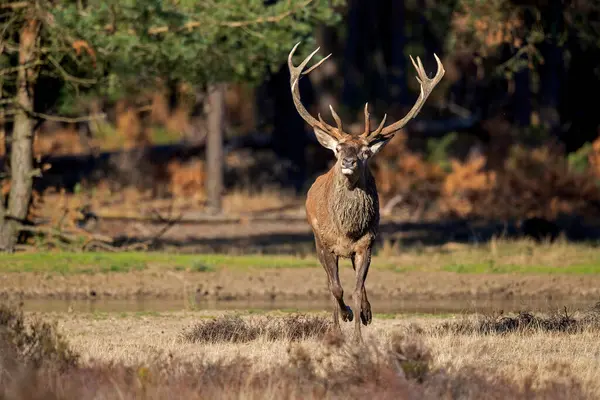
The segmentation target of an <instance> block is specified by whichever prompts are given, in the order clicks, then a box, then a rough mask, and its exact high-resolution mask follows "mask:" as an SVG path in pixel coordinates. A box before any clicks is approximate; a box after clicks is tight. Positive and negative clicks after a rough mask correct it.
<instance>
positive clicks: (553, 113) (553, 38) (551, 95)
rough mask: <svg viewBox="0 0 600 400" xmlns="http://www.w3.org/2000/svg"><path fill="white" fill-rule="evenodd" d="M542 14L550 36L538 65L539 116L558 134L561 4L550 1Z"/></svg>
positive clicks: (562, 77)
mask: <svg viewBox="0 0 600 400" xmlns="http://www.w3.org/2000/svg"><path fill="white" fill-rule="evenodd" d="M543 15H544V18H543V20H544V21H548V22H547V26H546V27H545V31H547V32H549V33H550V38H549V39H547V41H546V42H545V43H543V44H542V46H541V53H542V57H543V59H544V64H543V65H542V66H541V67H540V91H539V103H540V106H541V110H540V116H541V119H542V122H543V124H544V125H545V126H546V128H547V129H548V130H549V131H550V132H551V133H552V134H553V135H557V136H558V135H559V134H560V124H561V121H560V114H559V112H558V107H559V100H560V97H561V96H560V94H561V90H562V87H561V86H562V85H561V84H562V82H563V80H564V60H563V50H562V47H561V46H559V44H558V39H559V35H560V33H561V32H562V31H563V4H562V3H561V2H559V1H556V2H550V5H549V6H548V9H547V10H545V13H544V14H543Z"/></svg>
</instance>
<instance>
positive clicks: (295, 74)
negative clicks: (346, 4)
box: [288, 42, 346, 140]
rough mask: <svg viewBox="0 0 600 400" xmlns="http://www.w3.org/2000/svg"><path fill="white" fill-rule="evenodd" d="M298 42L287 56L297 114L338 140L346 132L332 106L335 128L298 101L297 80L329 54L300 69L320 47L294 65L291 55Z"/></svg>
mask: <svg viewBox="0 0 600 400" xmlns="http://www.w3.org/2000/svg"><path fill="white" fill-rule="evenodd" d="M299 44H300V42H298V43H296V45H295V46H294V48H293V49H292V51H290V54H289V56H288V68H289V70H290V86H291V89H292V99H293V100H294V105H295V106H296V110H297V111H298V114H300V116H301V117H302V119H304V120H305V121H306V122H307V123H308V124H309V125H310V126H312V127H313V128H315V127H318V128H319V129H321V130H322V131H323V132H325V133H327V134H329V135H331V136H333V137H335V138H336V139H338V140H339V139H341V138H342V137H343V136H345V135H346V134H345V133H344V132H343V131H342V120H341V119H340V117H339V116H338V115H337V113H336V112H335V111H334V109H333V107H332V106H331V105H330V106H329V109H330V110H331V115H333V119H334V120H335V123H336V125H337V128H335V127H333V126H331V125H329V124H327V123H326V122H325V121H323V118H321V114H318V117H319V120H316V119H315V118H314V117H313V116H312V115H310V113H309V112H308V111H307V110H306V108H305V107H304V105H302V102H301V101H300V89H299V88H298V80H299V79H300V76H302V75H308V74H309V73H311V72H312V71H313V70H314V69H316V68H317V67H318V66H319V65H321V64H322V63H323V62H324V61H325V60H327V59H328V58H329V57H330V56H331V54H329V55H328V56H327V57H325V58H323V59H322V60H321V61H319V62H318V63H316V64H315V65H313V66H312V67H310V68H309V69H308V70H306V71H302V70H303V69H304V67H306V65H307V64H308V62H309V61H310V59H311V58H312V57H313V56H314V55H315V54H316V53H317V52H318V51H319V49H320V47H317V49H316V50H315V51H313V52H312V53H310V54H309V55H308V57H306V58H305V59H304V61H302V63H300V65H298V66H297V67H295V66H294V64H293V63H292V56H293V55H294V52H295V51H296V48H297V47H298V45H299Z"/></svg>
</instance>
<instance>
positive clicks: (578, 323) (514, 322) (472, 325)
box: [437, 302, 600, 335]
mask: <svg viewBox="0 0 600 400" xmlns="http://www.w3.org/2000/svg"><path fill="white" fill-rule="evenodd" d="M437 329H438V331H439V332H440V333H445V334H447V333H451V334H483V335H487V334H506V333H511V332H512V333H515V332H516V333H536V332H563V333H582V332H589V331H593V332H600V302H599V303H598V304H596V305H595V306H594V307H592V308H591V309H590V310H589V311H588V312H585V313H584V314H583V315H581V316H579V317H575V316H573V315H570V314H569V313H568V311H567V309H566V308H565V309H564V310H563V311H562V312H555V313H553V314H550V315H534V314H532V313H529V312H524V311H522V312H519V313H518V314H517V315H514V316H504V315H500V316H490V315H483V316H477V317H475V318H463V319H461V320H458V321H452V322H445V323H443V324H441V325H440V326H438V327H437Z"/></svg>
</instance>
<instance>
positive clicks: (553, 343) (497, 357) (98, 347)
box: [28, 311, 600, 398]
mask: <svg viewBox="0 0 600 400" xmlns="http://www.w3.org/2000/svg"><path fill="white" fill-rule="evenodd" d="M225 314H227V312H219V311H203V312H177V313H160V314H152V315H147V314H114V313H113V314H101V315H93V314H89V313H71V314H64V313H47V314H29V315H28V317H32V318H38V317H43V318H44V319H46V320H51V321H56V322H57V324H58V328H59V330H60V331H61V332H63V333H64V334H65V335H66V338H67V340H68V342H69V343H70V344H71V346H73V348H74V349H75V350H76V351H78V352H80V353H81V354H82V356H83V360H87V361H89V360H101V361H124V362H126V363H128V364H136V363H139V362H142V363H144V362H149V361H151V360H152V359H153V358H154V357H157V356H159V355H163V356H164V355H167V356H169V357H173V358H175V359H184V360H188V361H192V362H209V361H215V360H228V359H229V360H231V359H236V357H240V356H245V357H247V358H248V359H250V360H251V361H252V363H253V365H255V366H257V367H258V366H262V367H265V368H266V367H267V366H273V365H274V364H277V363H287V362H289V357H290V352H289V350H290V346H292V345H291V344H290V342H289V341H285V340H275V341H274V342H273V341H268V340H267V339H266V338H262V337H259V338H258V339H256V340H253V341H248V342H244V343H232V342H221V343H208V344H202V343H190V342H186V341H184V340H181V337H182V333H183V332H186V331H189V330H190V329H191V328H192V327H193V326H194V325H195V324H197V323H199V322H202V321H206V320H207V318H212V317H218V316H221V315H225ZM260 317H261V316H244V317H243V318H248V319H253V318H260ZM453 320H455V319H454V318H447V317H446V318H431V317H414V316H413V317H410V316H405V317H401V318H394V319H385V318H381V317H378V316H377V315H376V316H375V317H374V321H373V324H372V325H370V326H369V327H366V328H363V335H364V337H365V339H366V340H367V341H368V342H371V343H372V344H373V345H375V346H384V345H385V344H386V343H387V342H388V341H389V339H390V337H391V336H392V335H397V334H401V335H413V336H414V335H416V336H418V337H419V338H420V339H421V340H422V341H423V342H424V344H425V345H426V346H427V347H428V348H429V349H430V350H431V352H432V355H433V363H434V365H435V366H436V367H442V368H447V369H450V370H456V369H460V368H462V367H468V366H470V367H474V368H476V369H482V370H483V369H486V370H489V369H491V370H494V371H496V372H498V373H502V374H505V375H507V376H509V377H511V378H515V379H519V380H522V379H524V377H526V376H527V375H528V374H532V375H533V377H534V378H535V380H536V381H540V382H542V381H547V380H554V381H560V380H561V379H562V376H561V373H562V372H561V371H563V369H561V368H566V369H567V370H569V371H570V372H571V373H572V374H573V375H574V376H577V377H578V379H579V380H580V381H581V382H582V384H583V385H584V387H585V390H586V391H587V392H588V393H590V395H592V396H593V397H595V398H597V396H600V381H599V380H598V379H597V377H598V375H599V374H600V342H599V341H598V340H597V333H592V332H583V333H577V334H567V333H560V332H554V333H548V332H542V331H539V332H531V333H527V334H520V333H510V334H506V335H498V334H492V335H483V334H478V333H465V334H458V333H451V332H441V331H440V330H439V329H436V326H439V325H440V324H442V323H443V322H451V321H453ZM342 325H343V326H342V329H343V331H344V334H345V335H350V334H351V332H352V328H353V324H349V323H343V324H342ZM416 327H418V328H416ZM300 344H301V345H302V346H304V347H305V348H307V349H309V351H311V352H313V353H314V354H316V353H319V352H322V351H324V348H325V347H323V346H322V345H321V343H320V342H319V341H318V340H317V339H308V340H304V341H302V342H301V343H300ZM557 398H560V397H557Z"/></svg>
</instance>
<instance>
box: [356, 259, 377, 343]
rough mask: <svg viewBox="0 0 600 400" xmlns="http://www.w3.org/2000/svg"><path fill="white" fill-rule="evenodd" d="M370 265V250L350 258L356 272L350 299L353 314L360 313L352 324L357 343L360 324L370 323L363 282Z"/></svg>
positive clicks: (369, 308)
mask: <svg viewBox="0 0 600 400" xmlns="http://www.w3.org/2000/svg"><path fill="white" fill-rule="evenodd" d="M370 264H371V249H370V248H367V249H366V250H363V251H360V252H357V253H356V254H354V256H353V257H352V265H353V267H354V270H355V272H356V286H355V287H354V293H352V299H353V300H354V312H355V313H360V320H359V319H358V318H356V321H355V322H354V339H355V341H357V342H362V335H361V331H360V324H361V322H362V323H363V324H364V325H367V324H369V323H371V319H372V316H371V305H370V304H369V301H368V300H367V292H366V290H365V281H366V280H367V274H368V273H369V266H370Z"/></svg>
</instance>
